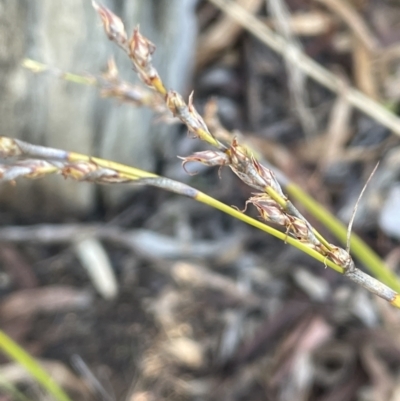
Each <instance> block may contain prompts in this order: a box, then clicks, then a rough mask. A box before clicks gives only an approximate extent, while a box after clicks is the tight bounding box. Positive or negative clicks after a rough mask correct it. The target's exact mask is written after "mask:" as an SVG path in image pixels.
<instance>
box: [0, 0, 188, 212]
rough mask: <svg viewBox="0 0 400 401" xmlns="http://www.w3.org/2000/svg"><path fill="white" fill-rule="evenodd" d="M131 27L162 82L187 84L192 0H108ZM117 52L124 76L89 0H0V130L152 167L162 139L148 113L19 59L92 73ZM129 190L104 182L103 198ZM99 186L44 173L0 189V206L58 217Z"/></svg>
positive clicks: (125, 64) (89, 199)
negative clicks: (143, 39)
mask: <svg viewBox="0 0 400 401" xmlns="http://www.w3.org/2000/svg"><path fill="white" fill-rule="evenodd" d="M106 5H107V6H108V7H109V8H110V9H111V10H113V11H114V12H115V13H116V14H118V15H120V16H121V18H122V19H123V21H124V22H125V25H126V29H127V31H128V33H129V32H131V31H132V29H133V28H134V26H136V24H138V23H140V27H141V31H142V32H143V33H144V34H145V35H146V36H147V37H149V38H150V40H152V41H153V42H154V43H155V44H156V45H157V51H156V54H155V57H154V64H155V65H156V66H157V68H158V69H159V72H160V74H161V75H162V77H163V80H164V81H165V82H166V84H167V86H168V87H171V88H174V89H177V90H179V91H184V90H185V86H186V83H187V80H188V77H189V75H190V69H191V60H192V59H193V48H194V41H195V35H196V29H195V19H194V15H193V7H194V0H141V1H139V0H136V1H121V0H119V1H118V0H113V1H109V2H108V3H107V4H106ZM111 55H115V56H116V60H117V65H118V67H119V69H120V72H121V75H122V76H123V77H124V78H125V79H127V80H130V81H135V80H136V79H137V78H136V77H135V74H134V73H133V72H132V69H131V65H130V62H129V60H127V59H126V56H124V55H123V54H122V53H121V52H120V51H118V49H116V48H115V46H113V45H112V43H110V42H109V41H108V39H107V38H106V37H105V35H104V32H103V28H102V26H101V23H100V20H99V18H98V16H97V15H96V13H95V12H94V10H93V9H92V7H91V2H90V1H89V0H68V1H54V0H40V1H39V0H36V1H29V0H0V93H1V94H0V96H1V99H0V129H1V131H0V135H4V136H11V137H17V138H20V139H24V140H26V141H30V142H32V143H35V144H41V145H47V146H53V147H58V148H63V149H66V150H71V151H77V152H80V153H86V154H92V155H97V156H100V157H104V158H108V159H112V160H115V161H119V162H121V163H125V164H129V165H134V166H136V167H139V168H143V169H146V170H152V169H153V168H154V164H155V152H156V148H157V146H158V147H160V146H164V144H165V143H164V142H163V141H168V139H167V138H168V137H167V136H166V135H167V131H169V130H170V129H171V128H165V127H163V126H161V125H157V124H155V123H154V121H153V118H152V117H153V116H152V114H151V112H150V111H148V110H144V109H135V108H133V107H132V106H129V105H124V104H122V105H118V103H117V102H116V101H113V100H109V99H100V98H99V97H98V93H97V90H96V89H94V88H89V87H83V86H79V85H76V84H73V83H67V82H63V81H60V80H57V79H55V78H53V77H50V76H46V75H34V74H32V73H30V72H28V71H26V70H24V69H22V68H21V67H20V64H21V60H22V59H23V58H24V57H30V58H33V59H35V60H38V61H41V62H44V63H46V64H49V65H51V66H55V67H57V68H60V69H62V70H67V71H74V72H77V73H82V72H83V73H85V72H88V73H98V72H100V70H101V69H104V67H105V65H106V63H107V59H108V58H109V57H110V56H111ZM126 191H132V189H131V188H130V189H127V188H121V187H119V188H111V187H102V189H101V193H102V196H104V198H105V201H106V204H108V205H115V204H116V203H118V202H119V200H120V199H121V197H122V196H123V195H124V194H125V193H126ZM99 193H100V191H98V190H97V189H96V187H95V186H94V185H90V184H86V183H76V182H69V181H65V180H63V179H62V178H60V177H47V178H45V179H42V180H39V181H33V182H32V181H28V180H26V181H19V182H18V183H17V185H16V186H10V185H7V184H5V185H3V186H2V187H1V188H0V204H1V205H2V207H3V208H4V207H6V208H11V209H12V210H14V211H17V212H18V213H22V214H26V215H32V213H34V214H36V215H37V216H40V217H44V218H46V217H49V218H54V217H57V216H60V214H61V215H70V214H72V215H79V214H86V213H88V212H90V211H91V209H92V208H93V207H94V206H95V204H96V200H97V199H98V198H97V197H98V195H99Z"/></svg>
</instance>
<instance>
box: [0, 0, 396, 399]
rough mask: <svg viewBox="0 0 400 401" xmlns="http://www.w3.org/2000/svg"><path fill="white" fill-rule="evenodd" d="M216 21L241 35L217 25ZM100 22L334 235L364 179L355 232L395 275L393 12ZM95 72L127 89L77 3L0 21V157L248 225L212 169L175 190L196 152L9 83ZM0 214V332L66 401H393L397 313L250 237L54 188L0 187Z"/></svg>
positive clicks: (123, 7)
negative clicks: (307, 199)
mask: <svg viewBox="0 0 400 401" xmlns="http://www.w3.org/2000/svg"><path fill="white" fill-rule="evenodd" d="M232 3H234V4H235V5H237V6H238V7H240V9H239V12H238V15H239V17H238V18H239V19H240V18H242V19H243V20H246V21H247V22H246V21H244V22H242V23H239V22H238V21H237V20H235V19H232V18H230V17H229V16H228V11H227V10H228V9H229V5H230V4H232ZM105 5H106V6H107V7H109V8H110V9H111V10H112V11H113V12H114V13H115V14H117V15H119V16H120V17H121V19H122V20H123V21H124V23H125V26H126V30H127V32H128V34H130V33H131V32H132V30H133V28H134V27H135V26H136V25H137V24H140V29H141V32H142V33H143V34H144V35H145V36H146V37H148V38H149V39H150V40H151V41H152V42H153V43H154V44H155V45H156V46H157V50H156V52H155V54H154V58H153V60H154V66H155V67H156V68H157V70H158V71H159V73H160V75H161V77H162V79H163V81H164V83H165V85H166V87H167V88H172V89H174V90H177V91H178V92H179V93H181V94H182V95H183V96H184V97H185V99H186V98H187V97H188V96H189V94H190V93H191V91H192V90H194V102H195V106H196V108H197V109H198V110H199V112H201V113H202V112H203V110H204V108H205V106H206V105H207V102H208V101H209V100H210V99H213V101H214V102H215V103H216V105H217V106H218V117H219V119H220V121H221V123H222V124H223V126H224V127H225V128H226V129H227V130H229V131H231V132H232V133H234V134H235V135H237V136H238V137H239V138H241V139H242V140H243V141H246V143H248V144H249V145H250V146H252V147H253V148H254V149H256V150H257V152H259V154H260V155H261V156H262V157H264V158H265V159H266V160H268V162H269V163H271V164H272V165H273V166H274V169H275V171H277V174H279V175H280V176H285V177H286V180H287V182H294V183H296V184H297V185H299V186H300V187H301V188H302V189H303V190H305V191H306V192H308V193H309V194H310V195H311V196H312V197H313V198H314V199H315V200H316V201H317V202H319V203H320V204H321V205H323V206H324V207H325V208H327V209H328V210H330V211H331V212H332V213H333V214H334V215H336V216H338V217H339V218H340V219H341V220H342V222H344V223H345V224H347V223H348V221H349V220H350V218H351V215H352V213H353V210H354V205H355V203H356V201H357V199H358V197H359V194H360V192H361V190H362V188H363V186H364V184H365V182H366V180H367V179H368V177H369V175H370V173H371V171H372V169H373V168H374V166H375V165H376V163H377V162H378V161H380V165H379V167H378V170H377V172H376V173H375V175H374V177H373V178H372V180H371V182H370V183H369V185H368V188H367V190H366V192H365V194H364V196H363V197H362V199H361V200H360V204H359V207H358V212H357V215H356V217H355V222H354V231H355V232H356V233H357V234H359V235H360V236H361V237H362V238H363V239H364V240H365V241H366V243H367V244H368V245H369V246H370V247H371V248H372V249H373V250H375V251H376V252H377V254H378V255H379V256H380V257H381V258H382V259H383V260H384V261H385V262H386V264H387V265H388V267H389V268H390V269H392V270H393V271H395V272H396V271H397V270H398V266H399V260H400V247H399V239H400V207H399V205H400V184H399V178H400V140H399V134H400V120H399V119H398V117H397V114H398V111H399V100H400V62H399V61H400V24H399V21H400V4H399V3H398V2H396V1H391V0H381V1H375V0H351V1H350V0H349V1H347V0H236V1H233V0H232V2H229V1H228V2H226V1H222V0H218V1H217V0H212V1H211V0H210V1H206V0H169V1H167V0H141V1H140V0H135V1H121V0H113V1H112V0H108V2H107V3H106V4H105ZM252 17H253V18H256V19H257V23H255V22H254V21H253V19H251V18H252ZM249 30H250V31H252V33H250V32H249ZM257 35H258V38H256V36H257ZM263 35H264V36H263ZM276 35H278V36H276ZM261 36H263V38H264V39H263V40H260V37H261ZM282 43H289V44H290V46H291V47H290V49H291V51H287V50H285V49H286V48H285V45H284V44H282ZM111 56H114V57H115V59H116V63H117V66H118V69H119V71H120V73H121V76H122V77H123V78H124V79H125V80H127V81H129V82H133V83H138V82H139V81H138V79H137V78H136V76H135V73H134V72H133V71H132V67H131V64H130V61H129V60H128V59H127V57H126V55H125V54H123V53H122V52H121V51H119V49H117V48H116V46H115V45H114V46H113V44H112V43H110V42H109V40H108V39H107V38H106V35H105V34H104V30H103V27H102V26H101V22H100V19H99V17H98V15H96V13H95V11H94V10H93V7H92V5H91V2H90V1H86V0H85V1H84V0H68V1H63V2H54V1H51V0H40V1H39V0H35V1H26V0H14V1H7V0H0V100H1V101H0V129H1V130H0V132H1V135H4V136H10V137H15V138H18V139H22V140H25V141H28V142H31V143H34V144H37V145H45V146H51V147H56V148H61V149H65V150H69V151H75V152H79V153H84V154H90V155H94V156H99V157H102V158H106V159H110V160H113V161H117V162H120V163H124V164H127V165H131V166H135V167H139V168H142V169H145V170H149V171H154V172H156V173H157V174H160V175H164V176H167V177H169V178H172V179H175V180H178V181H181V182H185V183H188V184H190V185H192V186H194V187H195V188H197V189H199V190H201V191H203V192H205V193H207V194H208V195H210V196H213V197H215V198H216V199H218V200H221V201H223V202H224V203H226V204H228V205H235V206H236V207H238V208H239V209H243V208H244V205H245V202H246V200H247V199H248V198H249V197H250V196H251V193H252V190H251V189H250V188H248V187H246V186H245V185H244V184H243V183H242V182H241V181H239V180H238V179H237V178H236V176H234V175H233V174H232V173H231V172H230V171H227V169H222V170H221V172H220V174H219V172H218V169H216V168H208V167H205V166H201V165H196V166H193V168H192V166H189V167H190V169H191V171H197V172H198V174H196V175H189V174H187V172H185V171H184V170H183V169H182V167H181V160H179V159H178V158H177V156H188V155H190V154H192V153H193V152H195V151H199V150H203V149H207V147H206V146H205V145H204V144H202V143H200V141H198V140H194V139H193V138H191V135H188V134H187V129H186V128H184V127H183V126H181V125H180V124H178V123H177V122H176V121H174V120H166V119H165V118H160V116H159V115H156V114H154V112H152V111H151V110H148V109H146V108H136V107H134V106H133V105H132V104H128V103H123V102H121V101H118V100H116V99H110V98H108V99H104V98H101V96H100V95H99V91H98V90H97V89H96V88H94V87H86V86H83V85H78V84H76V83H72V82H66V81H65V80H62V79H59V78H57V77H55V76H54V74H51V73H43V74H35V73H32V72H31V71H28V70H26V69H24V68H23V67H22V66H21V63H22V61H23V59H24V58H27V57H28V58H32V59H34V60H37V61H39V62H42V63H45V64H47V65H49V66H51V67H52V68H57V69H60V70H61V71H70V72H74V73H77V74H82V75H85V74H87V75H99V74H101V73H102V72H104V71H105V69H106V65H107V61H108V59H109V58H110V57H111ZM310 60H313V61H314V62H315V63H317V64H315V63H314V64H313V63H312V61H311V63H310ZM310 65H311V67H310ZM321 71H322V72H321ZM318 74H319V75H318ZM321 74H322V76H323V77H325V78H324V79H325V82H328V83H326V84H323V83H322V84H321V81H324V79H322V78H321V79H316V78H315V77H317V76H321ZM332 77H335V79H337V80H338V81H337V82H336V81H335V82H336V83H335V88H334V90H332V88H330V86H329V82H330V81H329V79H333V78H332ZM316 81H319V83H318V82H316ZM329 88H330V89H329ZM355 90H356V91H355ZM360 93H361V94H360ZM360 96H361V97H360ZM388 116H389V117H388ZM0 205H1V209H0V223H1V227H0V242H1V246H0V327H1V328H2V329H3V330H4V331H5V332H7V333H8V334H9V335H10V336H11V337H12V338H13V339H14V340H16V341H17V342H18V343H19V344H21V345H22V346H23V347H24V348H25V349H26V350H27V351H29V352H30V353H31V354H32V355H34V356H35V357H37V358H40V360H41V361H43V362H44V364H45V366H47V367H48V368H49V370H50V372H51V373H52V374H53V375H54V377H55V379H56V381H57V382H58V383H60V384H61V385H62V386H63V387H64V388H66V389H67V391H68V392H69V393H70V394H71V397H72V399H74V400H105V401H114V400H122V399H124V400H125V399H126V400H131V401H139V400H140V401H147V400H149V401H152V400H199V401H200V400H226V401H228V400H229V401H231V400H232V401H233V400H238V401H239V400H282V401H285V400H299V401H301V400H304V401H305V400H315V401H334V400H341V401H347V400H348V401H351V400H357V401H369V400H371V401H372V400H374V401H381V400H382V401H389V400H390V401H395V400H398V399H400V337H399V325H400V314H399V313H398V311H397V310H395V309H394V308H393V307H391V306H390V305H388V304H387V303H386V302H385V301H382V300H381V299H379V298H377V297H375V296H372V295H370V294H369V293H367V292H366V291H365V290H364V289H362V288H361V287H356V286H355V285H354V284H352V283H351V282H350V281H348V280H346V279H345V278H344V277H342V276H341V275H339V274H337V273H336V272H334V271H332V270H330V269H325V268H324V266H323V265H321V264H319V263H318V262H316V261H314V260H313V259H311V258H309V257H308V256H306V255H304V254H302V253H300V252H299V251H297V250H296V249H294V248H292V247H290V246H289V245H287V244H284V243H282V242H281V241H279V240H277V239H275V238H272V237H269V236H267V235H266V234H265V233H262V232H260V231H257V230H256V229H254V228H252V227H248V226H245V225H244V224H243V223H241V222H239V221H235V220H233V219H232V218H229V217H228V216H225V215H222V214H221V213H220V212H218V211H216V210H214V209H211V208H208V207H206V206H204V205H201V204H197V203H196V202H194V201H193V200H190V199H186V198H183V197H179V196H177V195H174V194H171V193H167V192H163V191H161V190H159V189H155V188H150V187H148V188H142V187H140V188H139V187H130V186H123V185H115V186H96V185H94V184H89V183H77V182H72V181H66V180H64V179H63V178H61V177H59V176H58V177H46V178H44V179H41V180H24V179H21V180H19V181H17V182H16V184H15V185H11V184H9V183H2V184H1V186H0ZM298 206H299V209H300V210H301V211H302V212H303V209H302V208H301V205H298ZM248 213H249V214H250V215H252V216H253V217H257V213H256V211H255V210H254V209H251V210H249V211H248ZM307 217H309V216H308V215H307ZM310 222H311V223H312V224H313V225H314V226H315V227H316V228H317V229H318V230H319V231H320V232H321V233H322V234H323V235H324V236H326V237H327V239H328V240H329V241H330V242H332V243H337V241H336V240H335V239H334V237H333V236H331V235H330V234H329V232H328V231H327V230H326V229H325V228H324V227H323V225H322V224H321V223H320V222H318V221H317V220H316V219H314V218H312V217H311V218H310ZM358 266H359V267H360V268H362V265H358ZM0 379H2V380H1V381H0V400H1V401H3V400H7V401H8V400H13V399H14V396H13V395H11V394H10V393H9V392H7V391H6V390H4V388H3V387H2V384H1V383H2V382H3V379H4V380H5V381H6V382H7V383H11V384H12V385H13V386H15V387H16V388H18V389H20V390H21V391H23V393H24V394H25V395H26V396H28V398H29V399H31V400H44V399H48V398H46V397H47V396H46V395H45V394H44V393H43V391H42V390H41V389H40V387H39V386H38V385H37V384H36V383H34V382H32V380H31V379H30V378H29V376H28V375H27V373H25V371H24V370H23V369H22V368H21V367H19V366H18V365H16V364H15V363H13V362H10V361H8V360H7V359H6V358H5V357H3V356H2V355H0ZM15 399H17V398H15Z"/></svg>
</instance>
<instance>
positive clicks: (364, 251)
mask: <svg viewBox="0 0 400 401" xmlns="http://www.w3.org/2000/svg"><path fill="white" fill-rule="evenodd" d="M285 189H286V191H287V193H288V194H289V195H290V197H291V198H293V199H297V200H298V201H299V202H300V203H301V204H302V205H303V206H304V207H305V208H306V209H307V210H308V211H309V213H310V214H312V215H313V216H314V217H315V218H317V219H318V220H319V221H320V222H321V223H322V224H324V225H325V226H326V227H327V228H328V229H329V230H330V231H331V232H332V234H334V235H335V236H336V237H337V238H338V239H339V240H340V241H341V242H342V243H343V244H346V240H347V228H346V227H345V226H344V225H343V224H342V223H341V222H340V221H339V220H338V219H337V218H336V217H334V216H333V215H332V214H331V213H329V212H328V211H327V210H326V209H325V208H323V207H322V206H321V205H320V204H319V203H318V202H316V201H315V200H314V199H312V198H311V197H310V196H309V195H308V194H307V193H306V192H304V191H303V190H302V189H301V188H299V187H298V186H297V185H295V184H293V183H290V184H287V185H286V186H285ZM350 246H351V253H352V254H353V255H354V256H355V257H356V258H357V259H358V260H360V261H361V263H363V264H364V265H365V267H366V268H367V269H368V270H369V271H370V272H371V273H372V274H373V275H374V276H375V277H376V278H377V279H378V280H380V281H382V282H383V283H385V284H386V285H388V286H389V287H391V288H393V289H394V290H396V291H397V292H400V281H399V278H398V277H397V276H396V275H395V274H394V273H393V272H392V271H391V270H389V268H388V267H387V266H386V265H385V264H384V263H383V262H382V260H381V259H380V258H379V256H378V255H377V254H376V253H375V252H374V251H373V250H372V249H371V248H370V247H369V246H368V245H367V244H366V243H365V242H364V241H363V240H362V239H361V238H360V237H359V236H358V235H356V234H352V235H351V240H350Z"/></svg>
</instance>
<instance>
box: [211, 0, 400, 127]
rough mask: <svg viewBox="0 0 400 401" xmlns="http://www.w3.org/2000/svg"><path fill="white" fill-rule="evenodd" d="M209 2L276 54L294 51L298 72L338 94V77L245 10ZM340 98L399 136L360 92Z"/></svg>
mask: <svg viewBox="0 0 400 401" xmlns="http://www.w3.org/2000/svg"><path fill="white" fill-rule="evenodd" d="M209 1H210V2H211V3H213V4H214V5H215V6H217V7H218V8H220V9H221V10H222V11H224V12H225V13H226V14H227V15H229V16H230V17H231V18H233V19H234V20H235V21H237V22H238V23H240V24H241V25H243V26H244V27H245V28H246V29H247V30H248V31H249V32H250V33H252V34H253V35H254V36H255V37H257V38H258V39H259V40H261V41H262V42H263V43H265V44H266V45H268V46H269V47H270V48H271V49H273V50H274V51H276V52H277V53H279V54H282V55H284V54H286V53H287V52H298V54H297V60H298V68H299V69H301V70H302V71H303V72H304V73H305V74H307V75H308V76H309V77H310V78H312V79H314V80H315V81H317V82H319V83H320V84H321V85H323V86H325V87H326V88H328V89H330V90H331V91H333V92H335V93H338V92H340V91H341V87H342V85H341V80H340V78H338V77H337V76H335V75H334V74H332V73H331V72H330V71H328V70H327V69H325V68H324V67H322V66H321V65H319V64H318V63H316V62H315V61H314V60H312V59H311V58H310V57H308V56H307V55H305V54H304V53H301V52H299V51H298V50H297V49H296V48H293V46H291V45H290V44H288V43H287V42H286V41H285V40H284V39H283V38H282V37H281V36H279V35H277V34H276V33H274V32H273V31H272V30H271V29H270V28H268V27H267V26H266V25H265V24H264V23H263V22H261V21H260V20H259V19H257V18H255V17H254V16H253V15H251V14H249V13H248V12H246V10H243V8H242V7H240V6H238V5H237V4H236V3H234V2H233V1H226V0H209ZM343 96H344V97H345V98H346V99H347V100H348V101H349V103H350V104H351V105H353V106H354V107H356V108H357V109H358V110H360V111H362V112H363V113H365V114H367V115H368V116H370V117H371V118H373V119H374V120H376V121H378V122H379V123H381V124H382V125H383V126H385V127H386V128H389V129H390V130H392V131H393V132H394V133H395V134H397V135H400V119H399V118H398V117H397V116H395V115H394V114H393V113H391V112H390V111H388V110H387V109H385V108H384V106H382V105H381V104H380V103H378V102H375V101H374V100H372V99H370V98H369V97H368V96H365V95H364V94H363V93H361V92H359V91H357V90H356V89H353V88H349V89H348V90H347V91H346V92H345V93H344V94H343Z"/></svg>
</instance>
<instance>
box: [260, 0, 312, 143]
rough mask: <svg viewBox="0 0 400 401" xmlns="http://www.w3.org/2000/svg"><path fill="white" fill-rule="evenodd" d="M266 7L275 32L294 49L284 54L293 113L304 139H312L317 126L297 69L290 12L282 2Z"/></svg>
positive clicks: (296, 46)
mask: <svg viewBox="0 0 400 401" xmlns="http://www.w3.org/2000/svg"><path fill="white" fill-rule="evenodd" d="M266 6H267V9H268V11H269V12H270V14H271V15H272V17H273V18H274V20H275V21H274V22H275V25H276V29H277V31H278V32H279V33H280V34H281V35H282V36H283V37H284V38H285V40H286V41H287V42H288V43H290V45H291V46H292V48H293V49H296V52H295V53H293V52H290V51H289V52H286V53H285V54H284V56H285V62H286V69H287V75H288V80H289V84H288V85H289V89H290V92H291V98H292V100H293V104H294V107H295V112H296V114H297V116H298V118H299V121H300V123H301V125H302V128H303V131H304V133H305V134H306V138H307V139H312V137H313V136H315V135H316V133H317V124H316V121H315V118H314V116H313V114H312V113H311V111H310V101H309V96H308V93H307V90H306V86H305V85H306V77H305V75H304V73H303V71H301V70H300V69H298V68H297V64H298V63H297V58H296V56H297V55H298V54H299V53H301V51H302V47H301V44H300V42H299V41H298V40H297V38H296V37H295V35H293V32H292V29H291V27H290V23H289V19H290V11H289V9H288V7H287V6H286V4H285V2H284V0H266Z"/></svg>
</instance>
